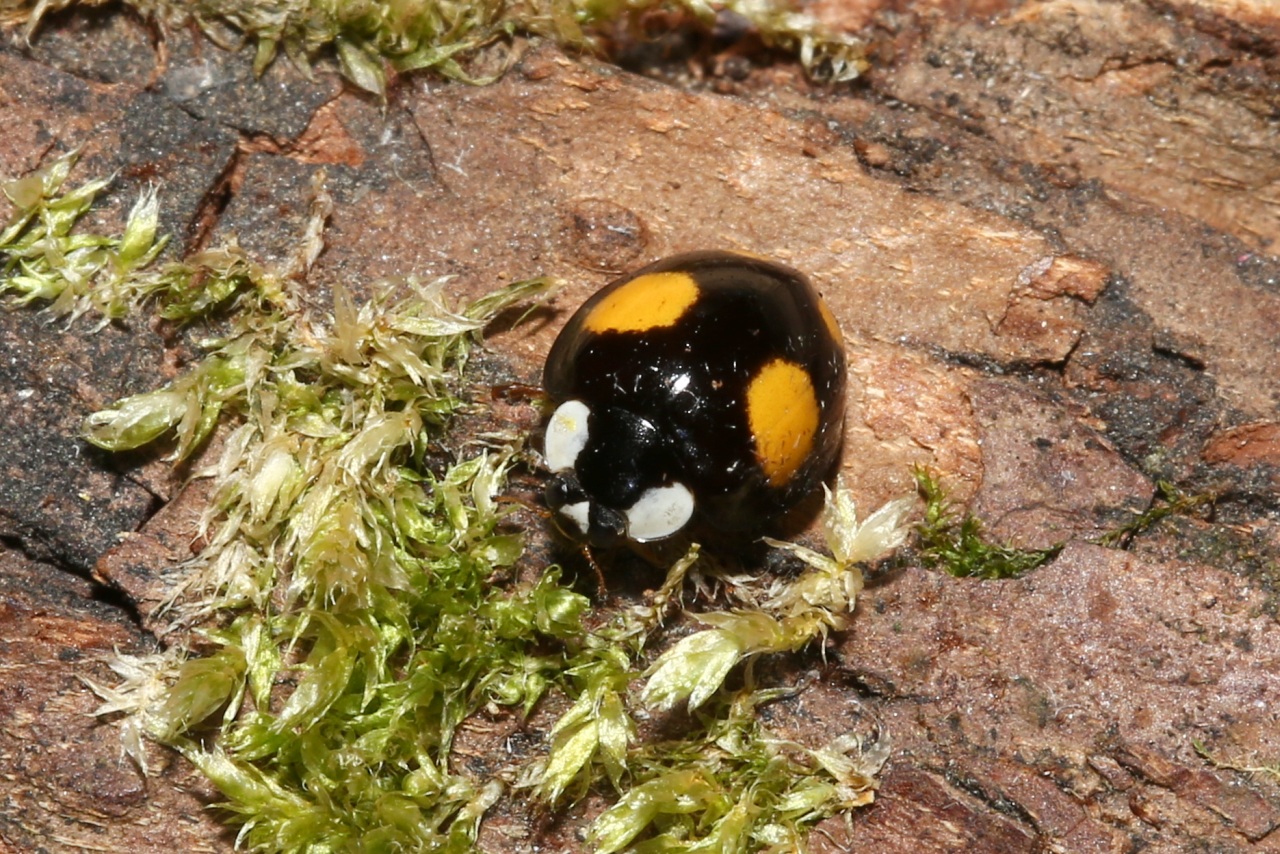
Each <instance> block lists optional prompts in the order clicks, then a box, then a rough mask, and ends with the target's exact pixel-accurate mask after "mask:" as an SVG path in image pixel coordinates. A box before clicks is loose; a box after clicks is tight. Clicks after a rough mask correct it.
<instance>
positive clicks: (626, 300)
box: [582, 273, 698, 332]
mask: <svg viewBox="0 0 1280 854" xmlns="http://www.w3.org/2000/svg"><path fill="white" fill-rule="evenodd" d="M697 300H698V283H697V282H695V281H694V280H693V276H690V275H689V274H688V273H649V274H647V275H644V276H637V277H636V278H634V279H632V280H631V281H629V282H626V283H624V284H622V285H620V286H619V287H618V289H617V290H615V291H614V292H613V293H611V294H609V295H608V296H607V297H605V298H604V299H602V300H600V303H599V304H598V305H597V306H596V307H595V308H593V309H591V313H590V314H588V315H587V319H586V320H584V321H583V323H582V325H583V326H584V327H586V328H587V329H588V330H590V331H591V332H644V331H645V330H648V329H655V328H657V327H660V326H671V325H672V324H673V323H675V322H676V321H677V320H679V319H680V318H681V317H682V316H683V315H684V313H685V312H686V311H688V310H689V306H691V305H693V304H694V303H695V302H697Z"/></svg>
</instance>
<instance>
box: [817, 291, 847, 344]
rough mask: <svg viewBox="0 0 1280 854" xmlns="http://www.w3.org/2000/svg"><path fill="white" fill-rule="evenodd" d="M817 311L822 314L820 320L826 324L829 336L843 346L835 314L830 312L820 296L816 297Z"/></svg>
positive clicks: (842, 336)
mask: <svg viewBox="0 0 1280 854" xmlns="http://www.w3.org/2000/svg"><path fill="white" fill-rule="evenodd" d="M818 311H819V312H820V313H821V314H822V321H823V322H824V323H826V324H827V331H828V332H830V333H831V337H832V338H834V339H836V343H837V344H839V345H840V346H841V347H843V346H844V333H843V332H841V331H840V324H839V322H838V321H837V320H836V316H835V315H834V314H832V313H831V309H829V308H827V301H826V300H824V299H823V298H822V297H818Z"/></svg>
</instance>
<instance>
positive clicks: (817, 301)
mask: <svg viewBox="0 0 1280 854" xmlns="http://www.w3.org/2000/svg"><path fill="white" fill-rule="evenodd" d="M543 386H544V388H545V389H546V392H547V395H548V396H549V398H550V400H551V403H552V404H553V405H554V406H555V410H554V412H553V414H552V415H551V419H550V421H549V422H548V424H547V429H546V433H545V437H544V440H545V441H544V447H543V450H544V456H545V459H546V462H547V466H548V468H550V470H551V472H552V475H551V479H550V481H549V482H548V484H547V488H546V501H547V504H548V506H549V507H550V508H551V509H552V511H553V512H554V514H555V516H556V518H557V522H558V524H559V525H560V527H561V528H562V529H563V530H564V531H565V532H566V533H567V534H568V535H570V536H572V537H574V538H575V539H578V540H582V541H585V542H587V543H588V544H590V545H593V546H610V545H615V544H618V543H621V542H625V541H626V540H632V541H635V542H641V543H644V542H650V541H654V540H661V539H664V538H666V537H670V536H672V535H673V534H676V533H677V532H679V531H681V530H683V529H685V528H686V527H688V526H689V525H690V523H691V522H692V523H695V524H705V525H707V526H709V527H710V528H711V529H713V530H717V531H724V532H743V531H754V532H759V530H760V529H761V528H762V527H764V526H767V524H768V523H769V522H770V521H776V520H777V517H778V516H779V515H780V514H782V513H784V512H785V511H786V510H787V509H788V508H790V507H792V506H793V505H794V504H795V503H796V502H797V501H798V500H800V499H801V498H802V497H804V496H805V495H806V494H808V493H809V492H811V491H812V489H813V488H814V487H815V486H816V485H817V483H818V482H819V481H820V480H821V479H822V478H823V477H824V476H825V475H826V474H827V472H828V471H829V470H830V468H831V466H832V464H833V463H834V462H835V458H836V455H837V454H838V453H839V450H840V440H841V435H842V429H843V422H844V397H845V355H844V343H843V338H842V337H841V334H840V328H839V326H838V325H837V324H836V320H835V318H834V317H833V316H832V314H831V312H830V311H829V310H828V309H827V307H826V305H824V304H823V302H822V299H821V298H820V297H819V296H818V294H817V292H816V291H814V289H813V287H812V286H811V285H810V284H809V282H808V280H807V279H806V278H805V277H804V276H803V275H802V274H801V273H799V272H797V271H796V270H793V269H791V268H790V267H785V266H783V265H781V264H777V263H774V262H772V261H768V260H765V259H763V258H759V257H755V256H751V255H744V254H737V253H732V252H693V253H688V254H684V255H676V256H673V257H670V258H666V259H664V260H661V261H658V262H656V263H653V264H650V265H649V266H647V267H644V268H642V269H640V270H637V271H636V272H634V273H631V274H630V275H627V276H624V277H623V278H621V279H618V280H616V281H614V282H612V283H610V284H608V285H606V286H605V287H604V288H602V289H601V290H600V291H599V292H597V293H596V294H595V295H594V296H592V297H591V298H590V299H588V300H587V301H586V302H585V303H583V304H582V306H581V307H580V308H579V309H578V311H577V312H576V313H575V314H574V315H573V317H571V318H570V319H569V322H568V323H567V324H566V325H565V327H564V329H563V330H562V331H561V333H560V335H559V337H558V338H557V339H556V341H555V343H554V344H553V345H552V347H551V352H550V354H549V355H548V356H547V363H546V368H545V371H544V374H543Z"/></svg>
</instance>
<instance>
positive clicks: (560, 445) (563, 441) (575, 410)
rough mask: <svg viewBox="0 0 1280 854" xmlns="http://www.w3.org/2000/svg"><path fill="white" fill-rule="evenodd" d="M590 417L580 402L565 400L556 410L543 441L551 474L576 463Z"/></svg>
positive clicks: (582, 446)
mask: <svg viewBox="0 0 1280 854" xmlns="http://www.w3.org/2000/svg"><path fill="white" fill-rule="evenodd" d="M590 416H591V410H590V409H588V408H587V405H586V404H585V403H583V402H582V401H580V400H566V401H565V402H564V403H562V404H560V406H559V407H557V408H556V411H555V413H554V414H553V415H552V416H551V421H550V422H549V423H548V424H547V436H546V439H545V440H543V452H544V454H545V456H546V458H547V466H549V467H550V469H551V470H552V471H553V472H555V471H566V470H568V469H571V468H573V464H574V463H575V462H577V460H578V454H580V453H582V449H583V448H584V447H586V444H587V419H588V418H589V417H590ZM584 530H585V528H584Z"/></svg>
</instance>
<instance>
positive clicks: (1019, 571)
mask: <svg viewBox="0 0 1280 854" xmlns="http://www.w3.org/2000/svg"><path fill="white" fill-rule="evenodd" d="M913 474H914V476H915V481H916V487H917V488H918V489H919V490H920V496H921V497H922V498H923V499H924V502H925V512H924V519H923V520H922V521H921V522H920V523H919V525H918V526H917V529H916V530H917V533H918V535H919V538H920V556H921V559H922V560H923V561H924V563H925V565H926V566H929V567H931V568H937V569H941V570H943V571H944V572H946V573H948V574H949V575H954V576H956V577H958V578H986V579H999V578H1017V577H1019V576H1020V575H1024V574H1026V573H1028V572H1030V571H1031V570H1033V569H1038V568H1039V567H1041V566H1044V565H1045V564H1046V563H1048V562H1049V561H1051V560H1053V559H1054V558H1055V557H1057V556H1058V554H1059V553H1060V552H1061V551H1062V546H1061V545H1055V546H1050V547H1049V548H1047V549H1016V548H1013V547H1012V546H1007V545H1000V544H998V543H992V542H989V541H988V540H987V539H986V538H985V537H984V536H983V534H982V522H981V520H979V519H978V518H977V517H976V516H973V515H971V514H968V513H966V514H964V515H963V516H961V515H960V514H958V513H957V511H956V509H955V506H954V505H953V504H952V502H951V500H950V498H949V497H948V495H947V492H946V490H944V489H943V488H942V484H941V483H939V481H938V480H937V478H935V477H934V476H933V475H932V474H931V473H930V472H929V471H928V470H927V469H925V468H923V467H917V468H916V469H915V471H914V472H913Z"/></svg>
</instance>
